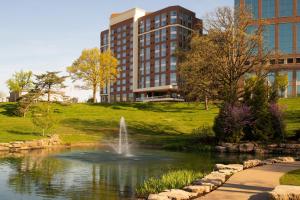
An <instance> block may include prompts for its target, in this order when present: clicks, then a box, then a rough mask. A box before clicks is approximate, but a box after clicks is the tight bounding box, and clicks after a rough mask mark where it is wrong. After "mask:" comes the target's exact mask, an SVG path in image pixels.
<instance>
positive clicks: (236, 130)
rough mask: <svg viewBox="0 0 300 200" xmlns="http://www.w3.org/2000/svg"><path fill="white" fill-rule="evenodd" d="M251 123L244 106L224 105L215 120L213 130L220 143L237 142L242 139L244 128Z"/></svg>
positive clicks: (246, 108)
mask: <svg viewBox="0 0 300 200" xmlns="http://www.w3.org/2000/svg"><path fill="white" fill-rule="evenodd" d="M250 123H251V111H250V108H249V107H248V106H246V105H234V106H232V105H230V104H225V105H223V106H222V108H221V109H220V112H219V115H218V116H217V117H216V118H215V123H214V126H213V130H214V131H215V134H216V137H217V139H218V140H220V141H226V142H239V141H240V140H241V139H242V138H243V137H244V128H245V127H247V126H249V125H250Z"/></svg>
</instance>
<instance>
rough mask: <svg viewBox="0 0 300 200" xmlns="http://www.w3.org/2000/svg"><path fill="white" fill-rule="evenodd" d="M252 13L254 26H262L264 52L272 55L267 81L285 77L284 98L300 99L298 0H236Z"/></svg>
mask: <svg viewBox="0 0 300 200" xmlns="http://www.w3.org/2000/svg"><path fill="white" fill-rule="evenodd" d="M235 6H236V7H240V6H244V7H246V8H247V9H249V10H250V11H251V12H252V16H253V25H252V27H249V28H255V27H256V26H263V31H264V33H263V44H262V45H263V49H266V50H270V51H274V59H273V60H271V64H272V72H271V73H270V75H269V77H270V81H273V80H274V75H275V74H276V73H281V74H287V75H288V80H289V84H288V87H287V89H286V92H285V93H284V94H283V96H285V97H295V96H300V0H235Z"/></svg>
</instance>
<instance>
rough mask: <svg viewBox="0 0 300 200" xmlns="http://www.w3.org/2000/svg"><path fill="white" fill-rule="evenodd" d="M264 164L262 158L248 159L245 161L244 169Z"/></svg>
mask: <svg viewBox="0 0 300 200" xmlns="http://www.w3.org/2000/svg"><path fill="white" fill-rule="evenodd" d="M260 165H263V162H262V161H261V160H258V159H255V160H247V161H245V162H244V163H243V166H244V169H248V168H252V167H256V166H260Z"/></svg>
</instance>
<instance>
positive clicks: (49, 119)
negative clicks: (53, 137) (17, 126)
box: [31, 103, 55, 136]
mask: <svg viewBox="0 0 300 200" xmlns="http://www.w3.org/2000/svg"><path fill="white" fill-rule="evenodd" d="M31 119H32V123H33V124H34V125H35V126H36V127H38V128H40V129H42V135H43V136H45V132H47V131H49V130H50V129H51V128H53V126H54V125H55V119H54V117H53V111H52V109H51V106H50V104H49V103H42V104H39V105H36V106H35V107H33V109H32V118H31Z"/></svg>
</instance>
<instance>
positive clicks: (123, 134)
mask: <svg viewBox="0 0 300 200" xmlns="http://www.w3.org/2000/svg"><path fill="white" fill-rule="evenodd" d="M118 154H123V155H126V156H129V155H130V152H129V145H128V133H127V127H126V122H125V118H124V117H121V119H120V129H119V144H118Z"/></svg>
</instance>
